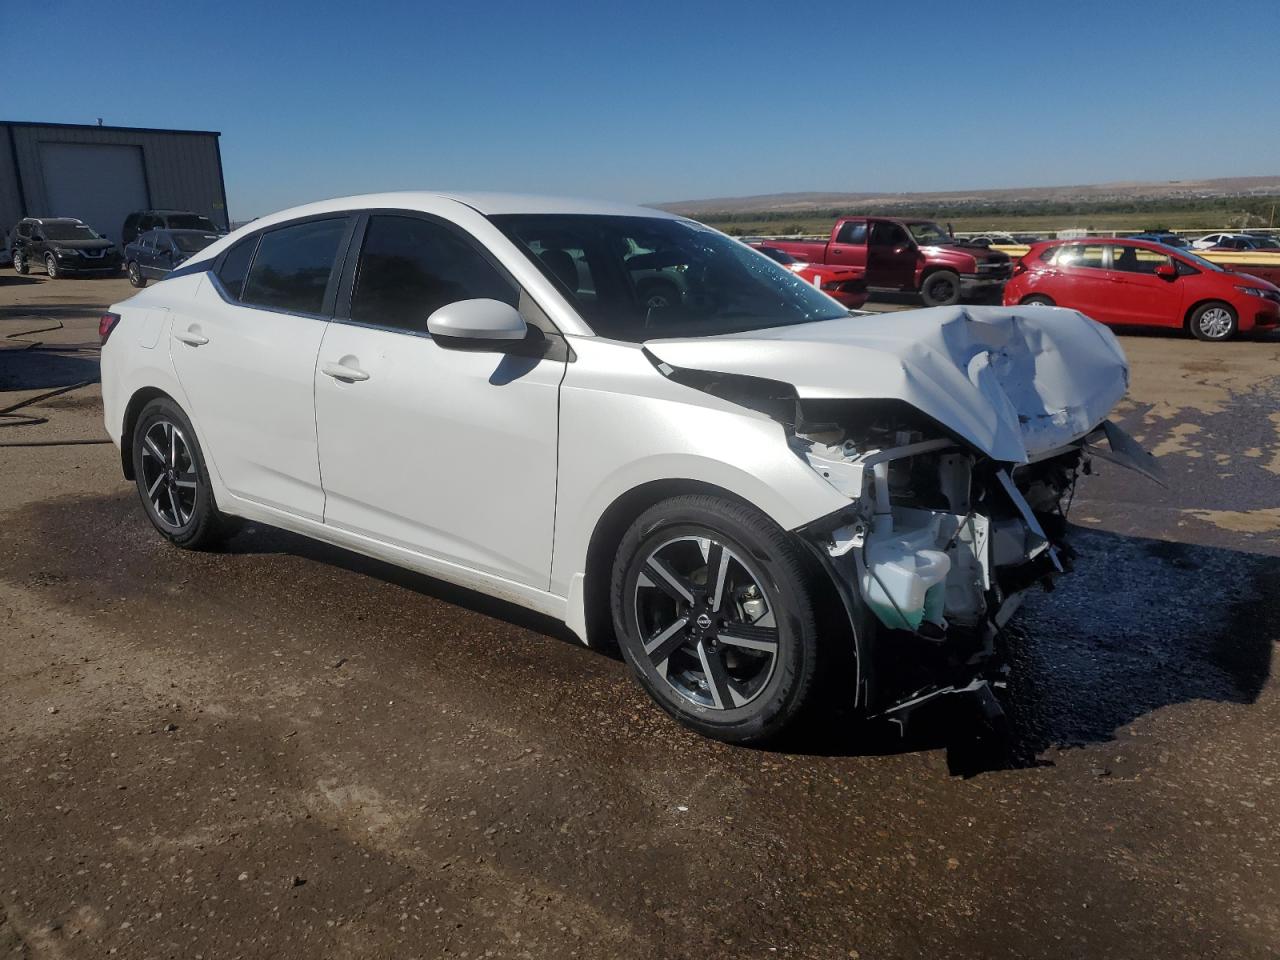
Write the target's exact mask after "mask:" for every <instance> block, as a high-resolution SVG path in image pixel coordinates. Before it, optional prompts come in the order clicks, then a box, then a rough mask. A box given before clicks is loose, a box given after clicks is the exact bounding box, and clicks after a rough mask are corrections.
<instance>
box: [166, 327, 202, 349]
mask: <svg viewBox="0 0 1280 960" xmlns="http://www.w3.org/2000/svg"><path fill="white" fill-rule="evenodd" d="M174 337H176V338H177V339H178V340H181V341H182V342H183V343H185V344H187V345H189V346H192V347H199V346H202V345H203V344H206V343H208V342H209V338H208V337H206V336H202V335H201V334H198V333H192V332H191V331H190V330H178V331H176V332H175V333H174Z"/></svg>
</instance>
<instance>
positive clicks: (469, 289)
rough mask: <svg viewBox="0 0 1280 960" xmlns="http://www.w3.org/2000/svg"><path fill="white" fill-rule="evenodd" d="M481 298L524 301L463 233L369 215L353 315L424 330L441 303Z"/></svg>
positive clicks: (417, 221)
mask: <svg viewBox="0 0 1280 960" xmlns="http://www.w3.org/2000/svg"><path fill="white" fill-rule="evenodd" d="M261 258H262V255H261V254H259V259H261ZM254 270H255V272H256V270H257V266H256V264H255V266H254ZM481 297H483V298H487V299H490V300H501V301H502V302H503V303H509V304H511V306H513V307H514V306H517V305H518V303H519V291H518V290H517V289H516V287H515V286H514V285H513V284H512V283H511V282H510V281H509V280H507V279H506V278H505V277H504V276H503V275H502V274H501V273H499V272H498V270H497V268H496V267H494V266H493V264H491V263H490V262H489V261H488V260H487V259H486V258H485V257H484V256H483V255H482V254H481V253H480V251H479V250H478V249H477V248H476V247H475V246H474V245H473V244H472V243H471V242H469V241H468V240H466V239H464V238H463V237H462V236H461V235H460V234H459V233H457V232H456V231H454V230H452V229H450V228H449V227H447V226H444V225H443V224H440V223H436V222H434V221H431V220H423V219H420V218H418V217H398V216H374V217H370V218H369V227H368V230H366V232H365V236H364V245H363V247H362V248H361V250H360V260H359V262H358V263H357V264H356V277H355V288H354V289H353V291H352V294H351V319H352V320H356V321H359V322H360V323H374V324H378V325H379V326H388V327H398V328H401V329H404V330H414V331H420V332H424V331H426V329H427V317H429V316H431V314H432V313H434V312H435V311H436V310H438V309H439V308H440V307H443V306H444V305H445V304H448V303H454V302H456V301H458V300H474V299H477V298H481Z"/></svg>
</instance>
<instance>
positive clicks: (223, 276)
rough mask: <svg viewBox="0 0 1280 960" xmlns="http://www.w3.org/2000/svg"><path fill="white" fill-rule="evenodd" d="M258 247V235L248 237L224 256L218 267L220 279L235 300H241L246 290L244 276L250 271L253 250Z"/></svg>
mask: <svg viewBox="0 0 1280 960" xmlns="http://www.w3.org/2000/svg"><path fill="white" fill-rule="evenodd" d="M256 249H258V235H257V234H255V235H253V236H252V237H246V238H245V239H244V240H241V241H240V242H239V243H237V244H236V245H235V246H234V247H232V248H231V249H230V250H228V251H227V252H226V254H225V255H224V256H223V260H222V266H220V267H219V268H218V280H219V282H221V284H222V286H223V288H224V289H225V290H226V291H227V294H228V295H229V296H230V297H231V298H232V299H233V300H239V299H240V294H241V293H242V292H243V290H244V278H245V276H246V275H248V273H249V263H250V261H252V260H253V251H254V250H256Z"/></svg>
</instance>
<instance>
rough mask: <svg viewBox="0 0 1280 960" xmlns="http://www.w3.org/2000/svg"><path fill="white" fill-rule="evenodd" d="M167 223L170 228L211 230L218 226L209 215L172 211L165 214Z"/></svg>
mask: <svg viewBox="0 0 1280 960" xmlns="http://www.w3.org/2000/svg"><path fill="white" fill-rule="evenodd" d="M164 219H165V223H166V224H167V225H168V227H169V229H170V230H209V231H213V230H216V229H217V228H216V227H215V226H214V225H213V221H211V220H210V219H209V218H208V217H202V216H200V215H199V214H197V213H170V214H166V215H165V218H164Z"/></svg>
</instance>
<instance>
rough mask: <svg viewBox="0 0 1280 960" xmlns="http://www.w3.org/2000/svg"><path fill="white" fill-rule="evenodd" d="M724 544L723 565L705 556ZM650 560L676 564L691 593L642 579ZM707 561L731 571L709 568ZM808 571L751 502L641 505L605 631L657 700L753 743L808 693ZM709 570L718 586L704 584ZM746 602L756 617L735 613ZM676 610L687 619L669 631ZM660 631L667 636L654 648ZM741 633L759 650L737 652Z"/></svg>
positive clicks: (710, 729)
mask: <svg viewBox="0 0 1280 960" xmlns="http://www.w3.org/2000/svg"><path fill="white" fill-rule="evenodd" d="M704 546H705V547H709V549H704ZM676 550H683V551H685V553H684V555H685V556H686V557H691V558H692V566H693V567H694V568H696V567H697V565H698V564H699V563H702V568H701V580H699V571H698V570H697V569H693V570H692V572H691V576H689V577H688V578H684V577H683V576H682V575H680V574H679V573H678V571H677V568H676V566H675V564H674V563H669V562H667V561H666V560H665V559H664V558H665V557H671V556H673V554H672V553H670V552H668V553H663V552H664V551H676ZM717 551H718V552H717ZM722 554H727V555H728V557H729V559H728V560H726V561H725V562H724V565H723V567H722V565H721V564H720V563H718V562H715V561H713V560H712V558H713V557H714V558H716V559H717V560H718V559H719V558H720V557H721V556H722ZM659 555H661V556H659ZM651 558H656V559H657V560H658V562H659V563H661V564H663V566H665V568H666V569H667V570H669V571H672V572H677V580H678V581H679V582H681V583H684V584H686V585H687V589H688V591H689V593H690V594H691V595H692V596H691V597H690V599H689V600H688V601H685V600H682V599H680V598H679V597H678V596H677V593H676V591H677V590H679V589H680V588H679V587H677V588H675V590H673V589H671V588H670V585H662V584H659V583H655V582H654V580H653V579H651V578H650V574H651V573H653V574H654V577H655V578H656V577H657V574H656V570H657V568H656V567H654V566H650V560H651ZM713 565H714V566H715V568H716V570H717V571H723V570H727V571H728V572H727V573H725V572H721V573H720V574H719V576H718V578H717V577H713V576H712V573H711V568H712V566H713ZM814 576H815V572H814V567H813V564H812V563H811V562H810V561H808V558H807V557H806V556H805V555H804V554H802V552H801V549H800V546H799V545H798V544H796V543H795V542H794V541H793V540H792V539H791V538H790V536H789V535H788V534H787V533H786V531H784V530H783V529H782V528H781V527H779V526H778V525H777V524H775V523H774V522H773V521H772V520H770V519H769V518H768V517H767V516H765V515H764V514H763V513H761V512H760V511H759V510H756V509H755V508H753V507H750V506H747V505H745V504H741V503H737V502H734V501H731V500H727V499H723V498H720V497H713V496H682V497H673V498H672V499H670V500H664V501H663V502H661V503H659V504H657V505H655V506H653V507H651V508H649V509H648V510H646V511H645V512H644V513H643V514H641V515H640V517H639V518H638V519H637V520H636V521H635V523H633V524H632V525H631V527H630V529H628V530H627V532H626V534H625V536H623V538H622V543H621V544H620V545H619V548H618V553H617V556H616V558H615V559H614V564H613V577H612V582H611V584H610V601H611V606H612V612H613V622H614V630H615V631H616V633H617V636H618V639H619V643H620V646H621V648H622V653H623V656H624V657H625V658H626V661H627V663H628V664H629V665H630V667H631V670H632V672H633V673H634V674H635V676H636V678H637V679H638V680H639V681H640V685H641V686H643V687H644V688H645V690H646V691H647V692H648V693H649V695H650V696H651V697H653V699H654V700H655V701H657V703H658V705H659V706H661V707H662V709H663V710H665V711H666V712H667V713H669V714H670V715H671V716H673V717H674V718H675V719H677V720H678V721H680V722H681V723H683V724H685V725H686V726H688V727H691V728H693V729H694V730H696V731H698V732H699V733H701V734H703V735H705V736H708V737H712V738H714V739H717V740H723V741H726V742H728V743H761V742H764V741H767V740H770V739H773V738H775V737H777V736H778V735H779V734H781V733H782V732H783V731H784V730H785V729H786V728H787V727H789V726H791V725H792V724H793V723H794V722H795V721H796V720H797V718H798V717H800V716H801V714H802V713H804V712H805V710H806V707H808V706H809V705H810V701H812V700H815V699H817V698H816V697H814V696H813V694H814V690H815V675H816V672H817V664H818V660H819V645H820V641H819V635H818V629H817V617H816V609H817V603H816V599H815V593H814V588H815V584H814V579H813V578H814ZM658 579H661V578H658ZM716 580H718V581H719V582H720V583H722V584H723V587H722V588H716V587H714V586H713V582H714V581H716ZM699 584H701V586H699ZM712 594H717V595H719V596H720V597H722V602H721V604H720V605H719V606H712V603H713V597H712ZM646 597H648V598H652V599H651V600H646V599H644V598H646ZM744 597H745V598H747V599H745V601H744ZM753 603H754V604H756V607H755V610H756V611H762V612H763V615H760V614H759V613H757V614H755V616H756V619H755V620H750V619H747V618H746V615H744V614H743V613H742V611H743V609H744V608H745V607H746V605H747V604H753ZM652 604H658V605H662V604H665V605H666V608H667V610H668V611H669V612H668V613H667V614H666V617H669V618H670V620H671V623H670V624H664V620H665V619H666V618H665V617H664V618H656V619H655V618H651V617H646V613H647V612H652V609H653V608H652V606H651V605H652ZM682 604H683V607H682V606H681V605H682ZM761 604H763V606H761ZM700 611H701V613H700ZM708 613H710V614H711V615H710V616H707V614H708ZM642 619H648V620H649V622H648V623H642V622H641V620H642ZM681 620H683V621H684V622H685V623H686V624H687V625H686V626H685V627H683V628H681V629H679V630H676V631H675V632H674V633H672V627H674V626H675V625H676V624H677V623H679V622H681ZM766 624H767V625H766ZM731 634H736V636H735V637H732V638H731V636H730V635H731ZM744 636H745V637H747V638H748V639H747V640H746V641H744V640H743V639H742V638H743V637H744ZM662 637H666V638H667V639H665V640H663V641H661V642H660V643H659V645H658V646H657V647H654V643H655V641H658V639H659V638H662ZM686 637H687V640H686V639H685V638H686ZM646 641H647V642H648V644H649V645H650V649H651V650H653V651H654V653H653V654H652V655H651V654H650V653H647V652H646V649H645V648H646ZM744 642H745V643H748V644H749V643H755V644H758V645H760V646H759V649H754V650H752V649H746V650H744V649H743V646H741V644H744ZM770 643H772V646H771V647H770V646H769V644H770ZM667 648H670V649H669V650H668V651H667V652H665V653H664V652H663V651H664V650H666V649H667ZM766 651H771V652H766ZM655 658H660V659H655ZM713 663H714V666H713ZM699 664H701V666H699ZM766 665H767V674H766ZM672 671H676V673H675V674H674V675H673V673H672ZM699 673H701V675H702V677H703V682H702V685H701V689H699V688H698V685H697V679H696V678H697V675H698V674H699ZM691 689H692V693H691V692H690V690H691ZM717 690H719V691H720V693H717V692H716V691H717ZM682 691H684V692H682ZM722 694H723V695H722ZM694 696H698V697H700V698H702V699H704V700H707V701H712V700H714V702H699V701H698V700H695V699H694Z"/></svg>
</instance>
